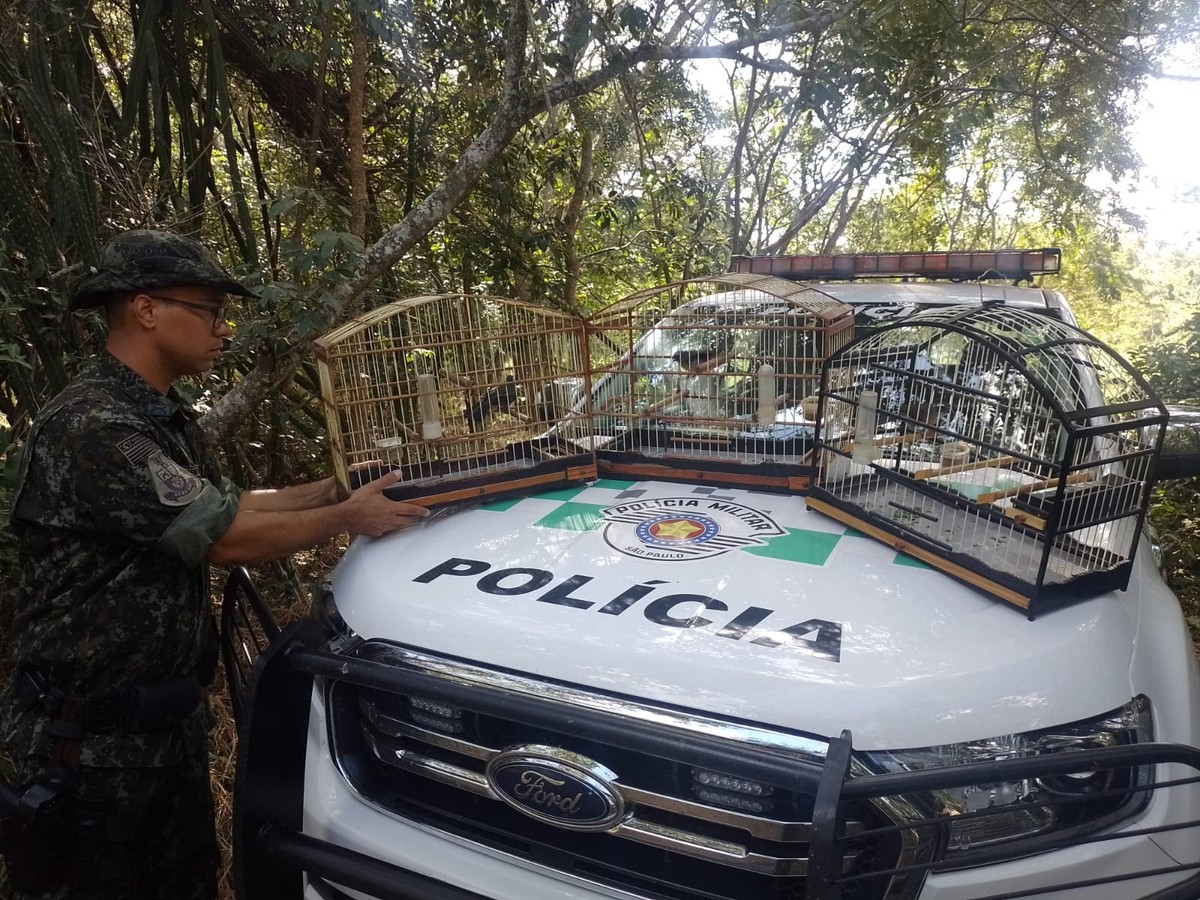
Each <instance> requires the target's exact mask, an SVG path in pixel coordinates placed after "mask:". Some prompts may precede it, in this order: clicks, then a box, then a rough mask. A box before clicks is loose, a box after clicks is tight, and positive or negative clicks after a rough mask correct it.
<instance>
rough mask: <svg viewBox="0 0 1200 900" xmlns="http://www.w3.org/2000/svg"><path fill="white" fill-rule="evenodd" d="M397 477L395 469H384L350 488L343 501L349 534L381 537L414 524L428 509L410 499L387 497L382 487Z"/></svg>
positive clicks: (423, 516)
mask: <svg viewBox="0 0 1200 900" xmlns="http://www.w3.org/2000/svg"><path fill="white" fill-rule="evenodd" d="M399 480H400V472H399V471H398V470H395V471H391V472H387V473H386V474H384V475H381V476H380V477H378V478H376V479H375V480H374V481H369V482H367V483H366V484H364V485H363V486H362V487H360V488H358V489H357V490H355V491H354V493H352V494H351V495H350V497H349V499H348V500H345V501H344V503H343V506H344V510H345V524H346V530H347V531H349V532H350V533H351V534H365V535H369V536H370V537H381V536H383V535H385V534H391V533H392V532H393V531H399V530H400V529H401V528H406V527H408V526H410V525H415V524H416V523H417V522H419V521H420V520H421V519H423V518H425V517H426V516H428V515H429V510H428V509H426V508H425V507H423V506H417V505H416V504H414V503H401V502H399V501H397V500H390V499H388V498H387V497H386V496H385V495H384V493H383V492H384V491H385V490H387V489H388V488H390V487H391V486H392V485H394V484H395V483H396V482H398V481H399Z"/></svg>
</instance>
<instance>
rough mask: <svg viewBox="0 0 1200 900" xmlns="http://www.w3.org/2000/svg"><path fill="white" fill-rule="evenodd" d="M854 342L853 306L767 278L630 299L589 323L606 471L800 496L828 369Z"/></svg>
mask: <svg viewBox="0 0 1200 900" xmlns="http://www.w3.org/2000/svg"><path fill="white" fill-rule="evenodd" d="M853 333H854V315H853V310H852V308H851V307H850V306H848V305H846V304H844V303H841V302H840V301H837V300H834V299H833V298H831V297H829V296H827V295H826V294H823V293H822V292H821V291H819V290H817V289H815V288H813V287H811V286H809V285H803V284H796V283H794V282H790V281H785V280H783V279H779V278H772V277H769V276H761V275H739V274H730V275H718V276H712V277H707V278H697V279H691V280H688V281H681V282H676V283H674V284H669V285H665V286H660V287H656V288H653V289H651V290H646V291H640V292H638V293H636V294H633V295H631V296H629V297H627V298H625V299H624V300H622V301H620V302H619V303H617V304H615V305H613V306H611V307H609V308H608V309H606V310H603V311H602V312H600V313H598V314H596V315H594V316H592V317H591V318H590V319H589V320H588V348H589V358H590V362H591V371H592V387H591V390H590V392H589V395H588V400H589V402H590V404H591V412H592V428H593V439H594V442H595V447H596V451H597V459H598V464H599V466H600V468H601V470H602V471H605V472H611V473H613V474H624V475H633V476H637V477H655V476H664V475H666V476H669V477H672V478H676V479H678V478H681V477H683V478H694V479H697V480H708V479H710V478H712V477H713V476H714V474H719V475H720V477H721V478H722V479H723V480H726V481H735V482H739V483H746V484H755V485H758V486H761V487H774V488H783V489H792V490H796V489H801V488H803V487H804V486H806V485H807V483H808V481H809V478H810V477H811V475H812V474H813V472H814V471H815V470H814V468H813V459H812V438H813V428H814V425H815V421H814V419H815V415H816V394H817V390H818V388H819V386H820V372H821V366H822V364H823V362H824V360H825V358H826V357H827V356H828V355H829V354H831V353H833V352H834V351H836V350H838V349H840V348H841V347H843V346H844V345H845V344H847V343H848V342H849V341H850V340H851V339H852V337H853Z"/></svg>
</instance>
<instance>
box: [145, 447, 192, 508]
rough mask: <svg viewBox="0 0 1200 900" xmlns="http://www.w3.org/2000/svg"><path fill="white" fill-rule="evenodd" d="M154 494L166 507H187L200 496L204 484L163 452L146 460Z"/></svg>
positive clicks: (151, 455) (156, 453) (153, 454)
mask: <svg viewBox="0 0 1200 900" xmlns="http://www.w3.org/2000/svg"><path fill="white" fill-rule="evenodd" d="M146 465H147V466H149V468H150V481H151V482H152V483H153V485H154V493H155V494H157V495H158V501H159V502H160V503H161V504H163V505H164V506H187V505H188V504H189V503H191V502H192V501H193V500H195V499H196V498H197V497H199V496H200V492H201V491H203V490H204V482H203V481H201V480H200V479H199V478H197V477H196V476H195V475H193V474H192V473H191V472H189V471H188V470H187V469H185V468H184V467H183V466H181V465H179V463H177V462H175V461H174V460H173V459H171V458H170V457H168V456H166V455H165V454H164V453H162V452H161V451H156V452H155V453H152V454H150V456H149V457H148V458H147V459H146Z"/></svg>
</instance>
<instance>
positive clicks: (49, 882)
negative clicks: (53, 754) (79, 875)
mask: <svg viewBox="0 0 1200 900" xmlns="http://www.w3.org/2000/svg"><path fill="white" fill-rule="evenodd" d="M69 799H70V798H69V795H68V794H67V792H66V790H65V789H64V788H63V787H62V786H61V785H57V784H32V785H29V786H28V787H26V788H24V789H23V790H22V791H20V792H19V799H18V800H17V801H16V802H15V804H14V806H13V808H11V809H6V810H5V811H4V812H3V814H2V815H0V856H3V857H4V862H5V865H6V867H7V869H8V882H9V886H10V887H11V888H12V889H13V890H14V891H16V892H17V893H19V894H32V895H37V894H44V893H46V892H47V891H49V890H52V889H53V888H56V887H60V886H62V885H63V884H64V883H65V881H64V877H63V876H64V870H63V866H62V853H63V846H62V844H63V840H62V839H63V835H64V832H65V827H64V822H65V818H66V816H65V814H66V807H67V804H68V801H69Z"/></svg>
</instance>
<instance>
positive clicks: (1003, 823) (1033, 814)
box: [864, 697, 1151, 868]
mask: <svg viewBox="0 0 1200 900" xmlns="http://www.w3.org/2000/svg"><path fill="white" fill-rule="evenodd" d="M1149 740H1151V733H1150V703H1149V701H1148V700H1147V699H1146V698H1145V697H1138V698H1136V699H1134V700H1133V701H1131V702H1130V703H1129V704H1127V705H1126V706H1124V707H1122V708H1120V709H1117V710H1114V711H1113V712H1111V713H1108V714H1106V715H1103V716H1100V717H1098V718H1095V719H1087V720H1085V721H1081V722H1072V723H1070V724H1068V725H1063V726H1060V727H1057V728H1048V729H1045V730H1042V731H1030V732H1026V733H1024V734H1006V735H1000V736H998V737H992V738H987V739H985V740H979V741H970V742H967V743H962V744H947V745H945V746H941V747H925V748H921V749H916V750H898V751H892V752H886V753H867V754H864V759H865V762H866V763H867V765H868V766H869V767H870V768H872V769H874V770H875V771H877V772H917V771H921V770H925V769H935V768H944V767H950V766H959V765H965V764H967V763H982V762H990V761H999V760H1006V759H1020V758H1023V757H1036V756H1043V755H1046V754H1056V753H1070V752H1071V751H1073V750H1098V749H1102V748H1104V747H1115V746H1119V745H1124V744H1140V743H1144V742H1147V741H1149ZM1150 774H1151V773H1150V770H1149V768H1148V767H1128V766H1127V767H1123V768H1118V769H1101V770H1098V771H1089V772H1080V773H1077V774H1072V775H1054V776H1047V777H1043V778H1024V779H1019V780H1011V781H995V782H991V783H987V784H972V785H967V786H964V787H956V788H953V789H950V790H939V791H934V792H932V793H930V794H926V795H923V796H913V797H908V798H906V799H908V800H909V801H910V802H911V803H912V804H913V805H914V806H916V807H917V808H918V809H920V810H921V811H922V812H925V813H927V814H928V815H930V816H931V817H938V818H942V817H945V824H944V826H943V827H944V830H945V835H944V841H943V850H942V854H941V860H942V861H941V863H940V864H939V868H957V867H960V866H970V865H978V864H981V863H984V862H995V861H997V860H999V859H1006V858H1012V857H1017V856H1024V855H1027V854H1030V853H1036V852H1039V851H1043V850H1048V849H1052V848H1053V846H1054V845H1055V844H1057V843H1061V842H1062V841H1063V840H1065V839H1067V838H1077V837H1079V836H1080V835H1083V834H1088V833H1091V832H1095V831H1100V830H1101V829H1105V828H1110V827H1112V826H1113V825H1115V824H1116V823H1118V822H1121V821H1123V820H1125V819H1127V818H1129V817H1131V816H1133V815H1135V814H1137V813H1138V812H1139V811H1140V810H1141V809H1142V808H1143V807H1144V806H1145V804H1146V801H1147V793H1148V792H1146V791H1139V790H1136V788H1137V787H1138V786H1140V785H1145V784H1148V783H1149V781H1150Z"/></svg>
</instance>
